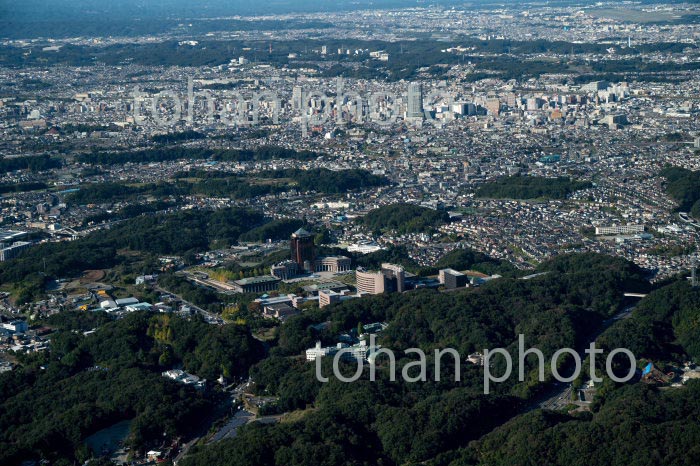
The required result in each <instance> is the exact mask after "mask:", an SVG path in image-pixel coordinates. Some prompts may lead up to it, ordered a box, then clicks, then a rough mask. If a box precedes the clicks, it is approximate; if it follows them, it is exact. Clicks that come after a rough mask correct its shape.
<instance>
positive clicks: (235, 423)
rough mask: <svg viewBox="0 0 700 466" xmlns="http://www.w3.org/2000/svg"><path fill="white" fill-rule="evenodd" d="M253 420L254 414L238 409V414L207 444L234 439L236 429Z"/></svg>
mask: <svg viewBox="0 0 700 466" xmlns="http://www.w3.org/2000/svg"><path fill="white" fill-rule="evenodd" d="M253 419H255V414H253V413H251V412H250V411H246V410H245V409H239V410H238V412H237V413H236V414H235V415H234V416H233V417H232V418H231V419H230V420H229V421H228V422H227V423H226V425H225V426H223V427H222V428H221V429H219V431H218V432H217V433H216V434H214V436H213V437H212V438H211V439H209V441H208V442H207V443H214V442H218V441H220V440H223V439H225V438H234V437H236V433H237V431H238V428H239V427H241V426H242V425H245V424H247V423H249V422H250V421H252V420H253Z"/></svg>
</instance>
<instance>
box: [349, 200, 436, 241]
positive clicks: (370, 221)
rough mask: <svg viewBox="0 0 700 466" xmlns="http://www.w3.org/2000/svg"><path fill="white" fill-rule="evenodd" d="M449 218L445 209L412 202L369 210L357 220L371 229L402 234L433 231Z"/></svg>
mask: <svg viewBox="0 0 700 466" xmlns="http://www.w3.org/2000/svg"><path fill="white" fill-rule="evenodd" d="M449 219H450V217H449V215H448V214H447V212H445V211H437V210H433V209H430V208H428V207H421V206H417V205H414V204H391V205H386V206H382V207H379V208H378V209H374V210H372V211H370V212H369V213H368V214H367V215H365V216H364V217H362V218H361V219H360V220H359V222H360V223H361V224H362V225H364V226H365V227H367V228H368V229H370V230H371V231H395V232H397V233H399V234H403V233H429V232H433V231H434V230H435V228H436V227H438V226H440V225H442V224H444V223H447V222H448V221H449Z"/></svg>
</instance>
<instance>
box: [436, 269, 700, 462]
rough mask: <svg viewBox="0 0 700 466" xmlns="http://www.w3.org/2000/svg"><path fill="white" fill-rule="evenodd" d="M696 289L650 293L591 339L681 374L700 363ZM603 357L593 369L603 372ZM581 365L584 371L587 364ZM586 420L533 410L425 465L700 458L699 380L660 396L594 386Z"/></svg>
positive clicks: (648, 390)
mask: <svg viewBox="0 0 700 466" xmlns="http://www.w3.org/2000/svg"><path fill="white" fill-rule="evenodd" d="M698 322H700V290H697V289H693V288H691V287H690V285H689V284H688V283H687V282H686V281H685V280H679V281H676V282H673V283H671V284H670V285H668V286H664V287H662V288H660V289H658V290H655V291H653V292H652V293H651V294H649V295H648V296H647V297H646V298H644V299H643V300H642V301H641V302H640V303H639V305H638V306H636V308H635V309H634V312H633V313H632V315H631V317H630V318H629V319H622V320H620V321H618V322H616V323H615V324H614V325H613V326H612V327H611V328H609V329H608V330H607V331H606V332H605V333H604V334H603V335H601V337H599V338H598V341H597V343H598V347H599V348H603V349H604V350H605V351H606V353H607V352H608V351H610V350H611V349H613V348H620V347H622V348H627V349H629V350H630V351H632V353H634V354H635V356H636V357H637V358H638V367H644V365H646V364H647V362H649V361H651V362H653V363H654V364H655V365H656V366H657V367H658V368H659V369H660V370H661V371H662V372H664V373H670V372H674V371H675V372H680V370H681V367H682V363H683V362H684V361H696V362H697V361H699V360H700V344H699V342H700V325H699V324H698ZM604 360H605V358H604V357H603V356H599V357H598V358H597V363H598V364H597V365H598V368H599V370H600V371H602V370H603V367H604V362H603V361H604ZM585 364H588V362H587V361H586V363H585ZM597 393H598V395H597V399H596V402H595V403H594V405H593V413H581V414H574V415H568V414H563V413H553V412H542V411H534V412H531V413H529V414H526V415H523V416H520V417H517V418H516V419H514V420H513V421H511V422H509V423H507V424H505V425H504V426H502V427H500V428H498V429H496V430H495V431H494V432H492V433H490V434H488V435H486V436H485V437H484V438H483V439H481V440H479V441H478V442H476V443H474V444H471V445H470V446H469V447H467V448H465V449H462V450H461V451H460V452H458V453H452V454H447V455H443V456H442V457H441V458H439V459H438V460H436V461H433V462H431V463H429V464H430V466H487V465H488V466H501V465H502V466H510V465H513V464H518V465H519V464H523V465H524V464H532V463H531V461H532V459H533V458H537V461H538V464H553V465H554V464H556V465H564V464H565V465H571V466H579V465H580V466H591V465H593V466H597V465H601V466H602V465H620V466H623V465H652V464H653V465H662V464H663V465H666V464H668V465H687V466H691V465H696V464H698V463H697V462H698V458H700V424H699V423H698V419H700V381H696V380H691V381H689V382H688V383H687V385H685V386H683V387H681V388H665V389H659V388H655V387H653V386H649V385H645V384H643V383H637V384H634V385H627V386H616V385H615V384H613V383H611V381H610V380H605V381H604V383H603V384H602V385H600V386H599V387H598V390H597Z"/></svg>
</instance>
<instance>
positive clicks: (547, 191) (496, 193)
mask: <svg viewBox="0 0 700 466" xmlns="http://www.w3.org/2000/svg"><path fill="white" fill-rule="evenodd" d="M591 186H592V185H591V183H589V182H585V181H574V180H572V179H570V178H566V177H559V178H544V177H540V176H520V175H517V176H510V177H505V178H501V179H499V180H497V181H492V182H489V183H484V184H483V185H481V186H479V188H478V189H477V190H476V196H477V197H482V198H493V199H566V198H567V197H568V196H569V195H570V194H571V193H573V192H575V191H578V190H580V189H586V188H590V187H591Z"/></svg>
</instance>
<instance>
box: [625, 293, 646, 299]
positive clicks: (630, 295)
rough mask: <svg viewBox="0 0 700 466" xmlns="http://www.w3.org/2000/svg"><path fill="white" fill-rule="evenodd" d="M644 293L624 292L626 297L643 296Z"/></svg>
mask: <svg viewBox="0 0 700 466" xmlns="http://www.w3.org/2000/svg"><path fill="white" fill-rule="evenodd" d="M645 296H646V293H625V297H626V298H643V297H645Z"/></svg>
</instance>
